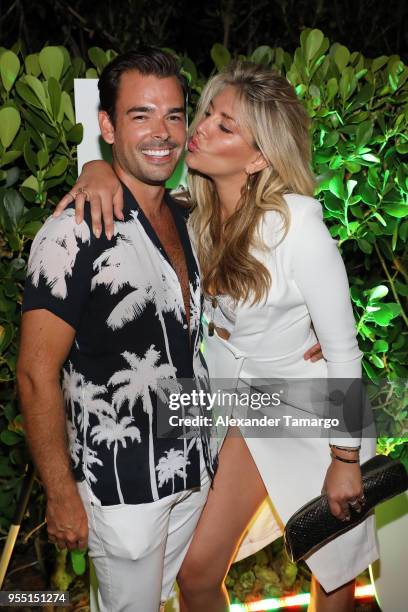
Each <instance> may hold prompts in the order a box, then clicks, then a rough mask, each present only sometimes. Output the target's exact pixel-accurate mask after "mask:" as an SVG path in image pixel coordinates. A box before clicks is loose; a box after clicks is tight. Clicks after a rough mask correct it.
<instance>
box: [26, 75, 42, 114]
mask: <svg viewBox="0 0 408 612" xmlns="http://www.w3.org/2000/svg"><path fill="white" fill-rule="evenodd" d="M24 83H25V84H26V85H28V87H29V88H30V89H31V90H32V91H33V93H34V94H35V96H36V98H37V100H38V101H39V103H40V105H41V106H40V108H43V109H44V110H47V109H48V104H47V98H46V96H45V91H44V87H43V86H42V83H41V81H40V80H39V79H37V78H36V77H34V76H32V75H31V74H26V75H25V77H24Z"/></svg>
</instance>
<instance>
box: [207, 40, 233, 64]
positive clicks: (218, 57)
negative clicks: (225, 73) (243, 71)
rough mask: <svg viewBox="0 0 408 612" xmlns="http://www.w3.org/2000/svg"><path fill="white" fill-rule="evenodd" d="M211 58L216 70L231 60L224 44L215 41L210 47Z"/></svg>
mask: <svg viewBox="0 0 408 612" xmlns="http://www.w3.org/2000/svg"><path fill="white" fill-rule="evenodd" d="M211 58H212V60H213V62H214V64H215V66H216V68H217V70H222V69H223V68H225V66H227V65H228V64H229V63H230V61H231V53H230V52H229V51H228V49H227V48H226V47H224V45H221V44H220V43H215V45H213V47H212V49H211Z"/></svg>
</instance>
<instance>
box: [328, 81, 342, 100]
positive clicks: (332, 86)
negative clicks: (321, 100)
mask: <svg viewBox="0 0 408 612" xmlns="http://www.w3.org/2000/svg"><path fill="white" fill-rule="evenodd" d="M326 91H327V95H326V101H327V103H329V102H331V101H332V100H333V98H334V96H335V95H336V93H337V92H338V91H339V84H338V82H337V79H335V78H334V77H332V78H331V79H329V80H328V81H327V85H326Z"/></svg>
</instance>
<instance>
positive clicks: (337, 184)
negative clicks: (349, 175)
mask: <svg viewBox="0 0 408 612" xmlns="http://www.w3.org/2000/svg"><path fill="white" fill-rule="evenodd" d="M329 189H330V191H331V192H332V194H333V195H335V196H336V197H337V198H339V199H340V200H345V199H346V192H345V189H344V183H343V176H342V175H338V174H336V175H335V176H333V178H332V179H331V181H330V183H329Z"/></svg>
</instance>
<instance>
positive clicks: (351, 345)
mask: <svg viewBox="0 0 408 612" xmlns="http://www.w3.org/2000/svg"><path fill="white" fill-rule="evenodd" d="M309 203H310V204H309ZM309 203H308V204H309V205H308V206H306V207H304V214H303V215H302V218H301V219H299V220H298V221H299V222H300V223H301V233H300V232H299V231H298V232H296V237H297V239H296V240H295V241H294V242H293V244H292V248H293V259H292V272H293V279H294V281H295V283H296V285H297V286H298V289H299V291H300V292H301V294H302V296H303V298H304V300H305V303H306V306H307V308H308V310H309V312H310V316H311V319H312V322H313V326H314V329H315V332H316V335H317V338H318V340H319V342H320V344H321V347H322V351H323V355H324V358H325V359H326V361H327V366H328V378H329V379H335V378H342V379H359V378H361V357H362V353H361V351H360V349H359V347H358V343H357V333H356V324H355V319H354V315H353V310H352V306H351V301H350V293H349V284H348V279H347V274H346V270H345V266H344V263H343V260H342V258H341V255H340V253H339V250H338V247H337V244H336V241H335V240H333V238H332V237H331V235H330V233H329V231H328V229H327V227H326V226H325V224H324V222H323V215H322V209H321V205H320V204H319V203H318V202H317V201H316V200H312V199H310V200H309ZM299 237H300V238H301V239H299ZM349 408H350V407H349ZM356 409H358V407H357V406H356ZM330 441H331V443H332V444H347V445H348V446H358V445H359V444H360V441H361V438H360V437H355V436H354V435H353V436H352V437H348V438H339V437H331V438H330Z"/></svg>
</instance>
